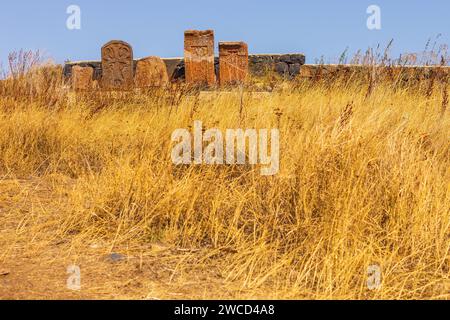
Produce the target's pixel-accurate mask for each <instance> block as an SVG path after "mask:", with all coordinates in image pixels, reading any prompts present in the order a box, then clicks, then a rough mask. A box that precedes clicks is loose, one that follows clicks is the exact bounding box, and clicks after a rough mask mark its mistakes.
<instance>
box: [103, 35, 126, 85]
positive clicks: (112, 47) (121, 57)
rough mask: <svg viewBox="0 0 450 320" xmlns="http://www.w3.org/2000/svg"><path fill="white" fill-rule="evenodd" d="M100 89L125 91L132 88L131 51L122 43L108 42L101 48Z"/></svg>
mask: <svg viewBox="0 0 450 320" xmlns="http://www.w3.org/2000/svg"><path fill="white" fill-rule="evenodd" d="M102 70H103V75H102V82H101V84H102V87H103V88H104V89H107V90H127V89H130V88H131V87H132V86H133V82H134V70H133V49H132V48H131V46H130V45H129V44H128V43H126V42H123V41H117V40H114V41H110V42H108V43H107V44H105V45H104V46H103V47H102Z"/></svg>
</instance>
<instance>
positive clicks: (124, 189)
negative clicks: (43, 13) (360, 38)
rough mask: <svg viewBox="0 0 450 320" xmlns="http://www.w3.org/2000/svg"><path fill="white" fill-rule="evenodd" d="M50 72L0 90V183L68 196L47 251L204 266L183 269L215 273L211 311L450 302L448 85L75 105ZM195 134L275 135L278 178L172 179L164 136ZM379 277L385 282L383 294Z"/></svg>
mask: <svg viewBox="0 0 450 320" xmlns="http://www.w3.org/2000/svg"><path fill="white" fill-rule="evenodd" d="M43 70H44V69H42V70H40V71H38V72H37V73H30V74H27V75H25V76H23V77H20V78H19V79H12V80H6V81H3V82H1V83H0V92H1V97H0V174H1V176H3V178H4V179H5V178H11V177H13V178H20V179H30V178H33V179H34V178H39V179H46V178H49V177H50V178H51V177H59V179H60V178H61V177H63V178H64V181H69V182H70V183H69V184H67V183H64V184H62V183H61V184H57V183H56V184H55V185H54V188H57V189H60V190H61V192H62V193H64V194H65V195H66V196H67V199H68V200H67V202H61V201H60V199H54V200H51V201H52V203H53V206H54V207H56V208H57V210H58V215H56V216H55V217H54V218H53V219H57V221H53V222H55V223H56V224H57V225H58V226H59V227H58V228H57V230H52V231H51V235H50V234H49V237H50V236H52V237H57V238H61V239H64V238H66V237H68V236H69V235H70V236H71V237H75V238H74V239H76V240H77V241H78V242H80V241H81V242H85V243H89V242H90V241H97V240H99V239H101V240H102V241H105V242H107V243H108V244H109V246H110V248H111V250H113V248H114V247H115V246H118V245H120V244H123V243H130V242H131V243H134V244H136V245H142V246H145V245H146V244H149V243H155V242H162V243H165V244H168V245H170V246H172V247H174V248H179V249H183V250H184V249H186V250H192V252H198V253H197V254H196V255H193V256H192V259H186V260H182V261H179V263H178V265H177V268H180V269H183V270H186V273H187V275H189V270H191V269H192V270H204V271H205V272H206V270H208V269H209V268H210V266H215V267H216V268H218V270H219V273H220V274H219V275H218V277H219V278H220V279H221V282H220V285H217V286H214V285H213V284H211V288H210V291H209V292H208V293H207V294H205V297H206V298H214V297H220V296H221V290H225V288H226V290H228V291H231V292H232V296H233V297H238V298H239V297H241V292H242V290H247V291H250V292H251V295H250V296H252V297H260V298H261V297H263V298H264V297H266V298H288V299H290V298H313V299H325V298H339V299H347V298H354V299H399V298H405V299H417V298H433V299H436V298H441V299H446V298H447V299H448V298H449V297H450V295H449V286H448V285H449V281H450V279H449V274H450V260H449V258H450V255H449V249H450V232H449V231H450V141H449V132H450V115H449V112H448V108H447V106H446V105H447V104H448V93H447V92H448V86H449V83H448V81H447V80H445V81H441V80H439V81H435V82H434V83H433V86H432V88H431V89H430V86H429V84H427V83H415V84H410V85H408V84H405V83H404V82H399V81H389V80H383V81H378V82H377V84H376V86H373V87H371V84H370V80H369V81H368V79H367V78H364V77H363V78H361V79H354V78H351V77H350V78H349V77H338V78H335V79H332V80H330V79H319V80H317V81H306V80H297V81H294V82H290V83H288V82H283V81H282V80H280V79H276V77H273V76H269V77H267V78H266V79H263V80H258V81H262V82H264V83H262V84H261V83H259V84H258V83H256V81H255V83H253V84H252V86H257V85H259V86H261V85H262V86H263V87H267V86H270V87H271V89H272V92H271V93H270V94H266V93H255V91H254V90H253V89H254V88H252V86H250V87H249V88H246V89H244V90H243V91H241V90H231V92H212V93H208V94H205V93H199V92H195V91H189V90H187V89H186V88H184V87H182V86H178V87H176V86H174V87H173V88H171V89H168V90H155V91H148V92H129V93H116V94H114V93H102V92H91V93H85V94H77V95H75V94H73V93H71V92H69V90H68V89H67V88H65V87H64V86H63V85H62V80H61V79H60V78H59V76H57V75H54V76H49V75H48V74H46V72H47V71H43ZM52 70H53V69H52ZM33 77H37V78H33ZM34 79H40V80H34ZM349 79H352V80H349ZM44 80H45V81H44ZM10 81H16V82H10ZM30 83H32V84H33V85H32V86H31V87H29V84H30ZM39 86H40V87H39ZM38 88H40V89H38ZM368 90H371V93H370V95H368V94H367V92H368ZM430 90H431V93H430ZM27 92H28V93H29V94H27ZM444 106H445V107H444ZM194 120H201V121H203V123H204V126H205V127H207V128H212V127H215V128H220V129H223V130H225V129H227V128H238V127H239V128H274V127H278V128H279V129H280V137H281V141H280V144H281V153H280V156H281V170H280V173H279V174H278V175H276V176H273V177H263V176H260V174H259V170H258V168H257V167H252V166H183V167H177V166H174V165H173V164H172V162H171V160H170V154H171V147H172V144H171V141H170V137H171V133H172V131H173V130H175V129H177V128H191V127H192V124H193V121H194ZM56 181H59V180H56ZM49 232H50V231H49ZM44 236H45V235H44ZM71 239H73V238H71ZM74 241H75V240H74ZM370 265H379V266H380V267H381V269H382V287H381V288H380V289H378V290H374V291H370V290H368V288H367V278H368V275H367V268H368V266H370Z"/></svg>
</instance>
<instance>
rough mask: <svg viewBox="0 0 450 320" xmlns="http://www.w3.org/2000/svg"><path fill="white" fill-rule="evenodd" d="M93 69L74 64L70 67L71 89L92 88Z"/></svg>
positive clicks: (82, 89) (84, 89)
mask: <svg viewBox="0 0 450 320" xmlns="http://www.w3.org/2000/svg"><path fill="white" fill-rule="evenodd" d="M93 75H94V69H93V68H91V67H80V66H74V67H73V68H72V89H73V90H75V91H86V90H90V89H92V88H93Z"/></svg>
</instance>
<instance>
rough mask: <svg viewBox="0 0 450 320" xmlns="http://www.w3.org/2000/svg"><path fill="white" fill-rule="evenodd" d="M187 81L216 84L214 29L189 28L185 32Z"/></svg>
mask: <svg viewBox="0 0 450 320" xmlns="http://www.w3.org/2000/svg"><path fill="white" fill-rule="evenodd" d="M184 59H185V68H186V71H185V73H186V82H187V83H188V84H195V85H209V86H211V85H214V84H215V83H216V74H215V71H214V31H213V30H206V31H197V30H188V31H186V32H185V33H184Z"/></svg>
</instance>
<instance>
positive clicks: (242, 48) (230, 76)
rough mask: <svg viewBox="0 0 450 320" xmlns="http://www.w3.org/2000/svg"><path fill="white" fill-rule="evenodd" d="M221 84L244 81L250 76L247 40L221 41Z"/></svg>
mask: <svg viewBox="0 0 450 320" xmlns="http://www.w3.org/2000/svg"><path fill="white" fill-rule="evenodd" d="M219 61H220V70H219V79H220V85H230V84H240V83H244V82H245V81H246V79H247V77H248V46H247V44H246V43H245V42H220V43H219Z"/></svg>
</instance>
